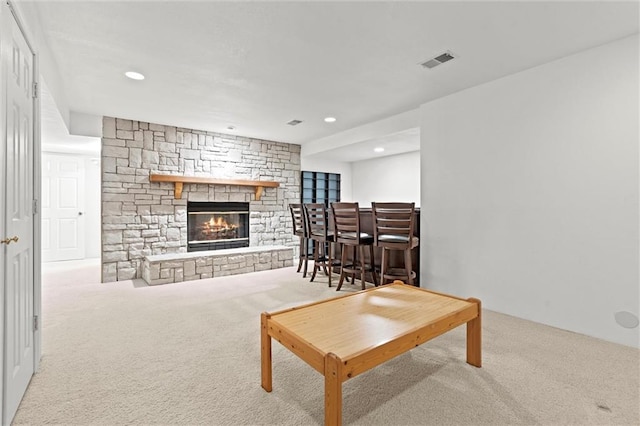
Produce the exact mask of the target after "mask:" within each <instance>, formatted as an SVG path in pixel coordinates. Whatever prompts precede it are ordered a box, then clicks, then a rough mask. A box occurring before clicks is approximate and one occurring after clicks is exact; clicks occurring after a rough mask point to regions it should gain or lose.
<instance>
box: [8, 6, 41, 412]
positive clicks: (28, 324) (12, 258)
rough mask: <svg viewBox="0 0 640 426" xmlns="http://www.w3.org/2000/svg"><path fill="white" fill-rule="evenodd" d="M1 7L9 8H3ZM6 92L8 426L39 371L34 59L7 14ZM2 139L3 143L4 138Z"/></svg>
mask: <svg viewBox="0 0 640 426" xmlns="http://www.w3.org/2000/svg"><path fill="white" fill-rule="evenodd" d="M2 7H5V5H4V4H3V5H2ZM1 18H2V22H1V24H2V25H0V28H1V29H2V35H1V38H2V49H3V50H2V55H1V56H2V67H3V72H2V76H3V78H2V80H3V81H2V84H3V87H4V89H6V92H5V93H6V95H5V96H3V98H5V99H6V104H5V111H6V112H5V118H6V156H5V161H6V163H5V168H4V169H5V176H4V178H5V179H3V180H4V181H5V182H6V183H5V184H6V192H5V200H3V201H4V202H3V209H4V217H5V227H4V229H5V233H6V235H3V236H2V238H0V239H5V238H7V237H11V238H14V240H13V241H10V242H8V241H6V240H5V242H4V243H3V244H1V245H0V246H1V247H3V250H2V251H3V256H4V264H5V276H4V284H5V288H4V353H3V355H4V365H3V410H2V411H3V419H2V420H3V424H10V422H11V420H12V419H13V416H14V415H15V412H16V410H17V408H18V405H19V404H20V401H21V400H22V396H23V395H24V392H25V391H26V389H27V386H28V385H29V381H30V380H31V376H32V375H33V373H34V368H35V359H34V355H35V351H34V340H35V339H34V336H35V332H34V316H33V315H34V313H33V309H34V274H33V269H34V239H33V236H34V227H33V224H34V221H33V198H34V182H33V161H34V155H33V142H34V127H33V117H34V98H33V94H34V92H33V82H34V69H33V67H34V57H33V53H32V51H31V49H30V48H29V45H28V44H27V42H26V40H25V38H24V36H23V34H22V32H21V31H20V28H19V27H18V24H17V23H16V21H15V19H14V18H13V16H12V15H11V13H3V14H2V16H1ZM3 139H4V138H3Z"/></svg>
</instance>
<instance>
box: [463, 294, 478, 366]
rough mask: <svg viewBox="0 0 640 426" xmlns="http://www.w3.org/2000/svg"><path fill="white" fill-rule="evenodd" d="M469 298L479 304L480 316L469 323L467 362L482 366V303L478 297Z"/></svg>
mask: <svg viewBox="0 0 640 426" xmlns="http://www.w3.org/2000/svg"><path fill="white" fill-rule="evenodd" d="M467 300H468V301H469V302H471V303H476V304H477V305H478V316H477V317H476V318H474V319H472V320H471V321H469V322H468V323H467V363H468V364H471V365H473V366H475V367H482V305H481V303H480V300H478V299H475V298H469V299H467Z"/></svg>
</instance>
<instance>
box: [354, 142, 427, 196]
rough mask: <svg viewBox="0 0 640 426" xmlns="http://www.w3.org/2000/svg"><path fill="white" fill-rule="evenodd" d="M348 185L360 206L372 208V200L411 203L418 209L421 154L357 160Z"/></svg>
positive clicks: (418, 152)
mask: <svg viewBox="0 0 640 426" xmlns="http://www.w3.org/2000/svg"><path fill="white" fill-rule="evenodd" d="M351 182H352V188H353V189H352V194H353V199H354V200H355V201H358V202H359V204H360V207H371V201H378V202H386V201H389V202H391V201H398V202H400V201H402V202H412V201H413V202H415V203H416V207H420V151H415V152H408V153H405V154H398V155H390V156H388V157H382V158H374V159H371V160H363V161H356V162H354V163H352V164H351Z"/></svg>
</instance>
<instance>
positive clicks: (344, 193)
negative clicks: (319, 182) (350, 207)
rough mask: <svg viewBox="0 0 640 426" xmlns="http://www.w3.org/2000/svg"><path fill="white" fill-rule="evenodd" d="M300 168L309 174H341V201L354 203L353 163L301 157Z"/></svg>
mask: <svg viewBox="0 0 640 426" xmlns="http://www.w3.org/2000/svg"><path fill="white" fill-rule="evenodd" d="M300 167H301V170H303V171H308V172H326V173H340V201H352V200H353V196H352V192H351V190H352V185H351V163H342V162H339V161H329V160H322V159H316V158H313V157H301V158H300Z"/></svg>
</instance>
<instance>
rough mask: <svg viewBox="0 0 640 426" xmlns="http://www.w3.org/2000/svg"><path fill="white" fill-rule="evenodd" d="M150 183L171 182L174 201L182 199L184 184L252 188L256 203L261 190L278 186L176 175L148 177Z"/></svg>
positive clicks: (274, 184) (278, 184) (251, 181)
mask: <svg viewBox="0 0 640 426" xmlns="http://www.w3.org/2000/svg"><path fill="white" fill-rule="evenodd" d="M149 181H150V182H172V183H173V184H174V191H173V192H174V193H173V196H174V197H175V198H176V200H179V199H180V198H182V184H185V183H200V184H206V185H238V186H253V187H254V188H255V191H256V201H258V200H260V197H261V196H262V190H263V189H264V188H265V187H268V188H277V187H279V186H280V183H279V182H273V181H267V180H238V179H216V178H209V177H204V176H176V175H158V174H151V175H149Z"/></svg>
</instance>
